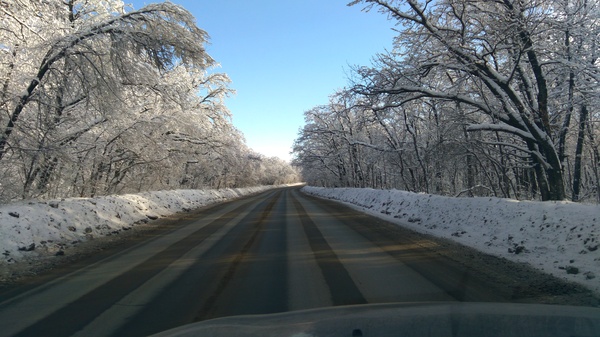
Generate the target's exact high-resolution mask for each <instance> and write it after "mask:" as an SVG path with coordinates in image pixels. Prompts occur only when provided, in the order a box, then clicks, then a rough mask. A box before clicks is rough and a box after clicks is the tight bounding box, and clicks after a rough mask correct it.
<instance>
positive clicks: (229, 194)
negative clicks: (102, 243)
mask: <svg viewBox="0 0 600 337" xmlns="http://www.w3.org/2000/svg"><path fill="white" fill-rule="evenodd" d="M271 188H274V186H261V187H252V188H240V189H222V190H174V191H158V192H145V193H139V194H126V195H113V196H104V197H97V198H68V199H60V200H48V201H31V200H30V201H23V202H15V203H10V204H5V205H0V254H2V255H0V268H1V267H2V264H10V263H15V262H18V261H20V260H23V259H25V258H28V259H29V258H36V257H40V256H45V255H48V254H53V255H61V254H64V252H63V249H64V248H66V247H67V246H69V245H72V244H76V243H79V242H82V241H86V240H89V239H93V238H94V237H100V236H106V235H113V234H118V233H119V232H121V231H123V230H129V229H131V228H132V227H133V226H134V225H139V224H145V223H148V222H149V221H151V220H155V219H158V218H160V217H165V216H169V215H172V214H174V213H177V212H186V211H190V210H192V209H195V208H198V207H201V206H205V205H209V204H213V203H217V202H222V201H225V200H229V199H233V198H237V197H240V196H243V195H248V194H252V193H257V192H262V191H265V190H268V189H271Z"/></svg>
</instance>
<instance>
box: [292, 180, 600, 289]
mask: <svg viewBox="0 0 600 337" xmlns="http://www.w3.org/2000/svg"><path fill="white" fill-rule="evenodd" d="M302 191H303V192H305V193H308V194H312V195H315V196H319V197H324V198H327V199H334V200H339V201H342V202H345V203H347V204H350V205H353V206H355V208H357V209H358V210H361V211H365V212H367V213H369V214H372V215H375V216H378V217H380V218H383V219H385V220H388V221H391V222H394V223H396V224H398V225H401V226H403V227H408V228H410V229H413V230H415V231H418V232H421V233H427V234H431V235H434V236H438V237H444V238H448V239H451V240H454V241H457V242H459V243H461V244H464V245H466V246H470V247H473V248H475V249H478V250H480V251H483V252H486V253H489V254H492V255H496V256H500V257H504V258H507V259H510V260H513V261H518V262H526V263H529V264H530V265H532V266H533V267H535V268H538V269H541V270H543V271H545V272H546V273H550V274H552V275H555V276H558V277H560V278H563V279H566V280H569V281H574V282H577V283H580V284H583V285H585V286H587V287H588V288H590V289H592V290H593V291H595V292H597V293H600V280H599V277H600V249H598V248H599V244H600V228H599V225H600V206H597V205H582V204H577V203H572V202H566V201H560V202H532V201H517V200H511V199H500V198H450V197H442V196H436V195H429V194H416V193H410V192H404V191H397V190H373V189H354V188H335V189H333V188H317V187H309V186H307V187H304V188H303V189H302Z"/></svg>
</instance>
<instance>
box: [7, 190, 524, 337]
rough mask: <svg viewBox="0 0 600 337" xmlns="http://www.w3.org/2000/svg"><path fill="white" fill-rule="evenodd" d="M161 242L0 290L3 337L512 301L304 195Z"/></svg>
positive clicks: (383, 228)
mask: <svg viewBox="0 0 600 337" xmlns="http://www.w3.org/2000/svg"><path fill="white" fill-rule="evenodd" d="M160 234H161V235H155V236H152V237H150V238H148V239H147V240H144V241H141V242H137V243H135V245H133V246H131V247H127V248H124V249H121V250H119V251H116V252H113V253H112V254H110V255H109V256H102V257H101V258H98V257H97V258H96V259H95V260H94V261H92V262H90V264H89V265H85V266H83V267H81V268H78V269H76V270H71V271H70V272H69V273H65V274H64V275H61V276H59V277H56V278H54V279H51V280H49V281H48V282H45V283H43V284H39V285H36V286H35V287H34V286H29V287H23V289H22V290H21V289H17V290H13V291H11V292H10V293H8V294H0V335H1V336H144V335H148V334H152V333H156V332H160V331H163V330H167V329H170V328H173V327H177V326H180V325H183V324H186V323H190V322H194V321H200V320H206V319H210V318H215V317H224V316H231V315H243V314H261V313H275V312H284V311H291V310H299V309H308V308H317V307H327V306H332V305H333V306H337V305H349V304H363V303H385V302H414V301H419V302H420V301H508V300H510V297H511V296H512V295H511V294H510V293H507V292H506V291H505V290H506V289H504V288H503V287H501V286H496V285H495V284H494V282H493V281H490V277H485V276H486V271H485V270H483V271H481V270H478V269H477V267H473V266H468V265H465V264H464V263H460V262H458V261H456V260H455V259H452V258H449V257H448V256H449V255H448V254H445V253H444V252H443V251H441V249H442V248H440V247H442V246H439V245H438V244H436V243H435V241H432V240H431V239H427V238H423V237H421V236H418V235H415V234H410V233H409V232H406V231H403V230H402V229H399V228H398V227H397V226H393V225H390V224H388V223H385V222H383V221H381V220H378V219H375V218H372V217H369V216H367V215H364V214H361V213H358V212H356V211H353V210H350V209H348V208H346V207H344V206H340V205H339V204H337V203H334V202H331V201H324V200H321V199H316V198H313V197H308V196H306V195H303V194H302V193H301V192H300V191H299V190H298V189H297V188H288V189H278V190H271V191H269V192H265V193H262V194H259V195H256V196H252V197H247V198H243V199H239V200H236V201H233V202H228V203H225V204H221V205H218V206H213V207H208V208H206V209H203V210H201V211H200V212H196V213H194V217H189V218H187V219H183V220H180V221H179V222H178V223H177V224H176V225H174V226H172V227H170V229H169V230H165V231H163V232H161V233H160Z"/></svg>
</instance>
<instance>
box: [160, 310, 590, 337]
mask: <svg viewBox="0 0 600 337" xmlns="http://www.w3.org/2000/svg"><path fill="white" fill-rule="evenodd" d="M154 336H163V337H166V336H169V337H171V336H177V337H183V336H215V337H220V336H228V337H230V336H243V337H250V336H290V337H292V336H293V337H312V336H314V337H322V336H353V337H358V336H600V308H591V307H575V306H562V305H544V304H516V303H454V302H453V303H393V304H370V305H354V306H342V307H330V308H319V309H311V310H302V311H292V312H285V313H277V314H267V315H246V316H232V317H224V318H217V319H212V320H207V321H202V322H197V323H193V324H189V325H185V326H182V327H179V328H176V329H172V330H168V331H165V332H163V333H159V334H157V335H154Z"/></svg>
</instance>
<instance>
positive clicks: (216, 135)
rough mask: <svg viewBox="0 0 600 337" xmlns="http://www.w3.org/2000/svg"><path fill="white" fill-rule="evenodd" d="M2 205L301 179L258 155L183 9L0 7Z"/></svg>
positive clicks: (65, 4)
mask: <svg viewBox="0 0 600 337" xmlns="http://www.w3.org/2000/svg"><path fill="white" fill-rule="evenodd" d="M0 7H1V13H2V14H1V15H2V29H0V128H1V131H0V132H1V134H0V183H1V185H0V201H7V200H14V199H21V198H34V197H35V198H50V197H51V198H56V197H66V196H81V197H84V196H95V195H103V194H113V193H126V192H137V191H144V190H158V189H174V188H225V187H245V186H252V185H263V184H280V183H289V182H295V181H297V180H298V174H297V172H296V171H295V170H294V169H293V168H292V167H291V166H290V165H289V164H287V163H285V162H283V161H281V160H278V159H276V158H265V157H263V156H260V155H258V154H256V153H254V152H253V151H252V150H250V149H249V148H248V147H247V146H246V144H245V141H244V139H243V135H241V133H240V132H239V131H238V130H237V129H236V128H235V127H234V126H233V125H232V123H231V117H230V114H229V112H228V110H227V108H226V107H225V105H224V99H225V98H226V97H227V96H228V95H230V94H231V93H232V90H231V89H230V88H229V87H228V85H229V79H228V77H227V75H225V74H222V73H218V72H216V71H215V66H216V65H217V64H216V63H215V61H214V60H213V59H212V58H211V57H210V56H209V55H208V54H207V53H206V51H205V49H204V45H205V43H206V42H207V39H208V35H207V33H206V32H204V31H203V30H201V29H200V28H198V27H197V26H196V23H195V19H194V18H193V16H192V15H191V14H190V13H189V12H188V11H186V10H185V9H184V8H182V7H180V6H177V5H174V4H171V3H161V4H152V5H148V6H146V7H144V8H142V9H139V10H128V9H127V8H126V7H125V5H124V4H123V2H122V1H117V0H111V1H101V0H86V1H82V0H67V1H62V0H52V1H33V0H15V1H2V2H1V3H0Z"/></svg>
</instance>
